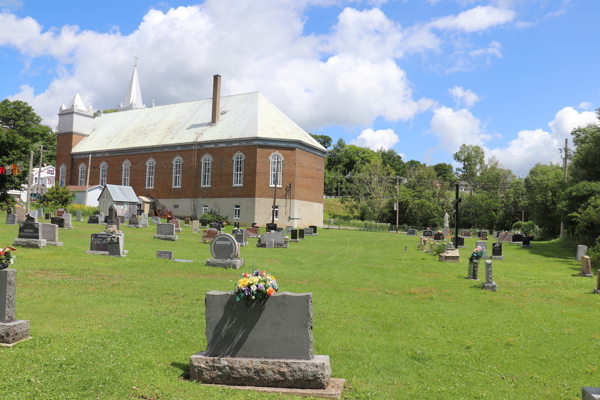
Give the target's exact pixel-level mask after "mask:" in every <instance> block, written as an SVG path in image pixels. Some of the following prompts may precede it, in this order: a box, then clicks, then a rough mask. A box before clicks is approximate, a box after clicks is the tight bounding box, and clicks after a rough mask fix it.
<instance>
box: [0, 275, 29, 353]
mask: <svg viewBox="0 0 600 400" xmlns="http://www.w3.org/2000/svg"><path fill="white" fill-rule="evenodd" d="M27 338H29V321H27V320H21V319H17V270H16V269H12V268H11V269H3V270H0V343H2V344H5V345H13V344H15V343H17V342H20V341H21V340H24V339H27Z"/></svg>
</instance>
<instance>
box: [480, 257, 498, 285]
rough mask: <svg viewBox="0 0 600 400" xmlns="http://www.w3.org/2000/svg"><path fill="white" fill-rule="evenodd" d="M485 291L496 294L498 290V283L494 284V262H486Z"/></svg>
mask: <svg viewBox="0 0 600 400" xmlns="http://www.w3.org/2000/svg"><path fill="white" fill-rule="evenodd" d="M483 289H485V290H489V291H490V292H495V291H496V290H497V286H496V282H494V279H493V276H492V260H486V261H485V282H483Z"/></svg>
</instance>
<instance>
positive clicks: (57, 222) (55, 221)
mask: <svg viewBox="0 0 600 400" xmlns="http://www.w3.org/2000/svg"><path fill="white" fill-rule="evenodd" d="M50 221H51V223H53V224H54V225H58V227H59V228H64V227H65V220H64V218H62V217H52V218H51V219H50Z"/></svg>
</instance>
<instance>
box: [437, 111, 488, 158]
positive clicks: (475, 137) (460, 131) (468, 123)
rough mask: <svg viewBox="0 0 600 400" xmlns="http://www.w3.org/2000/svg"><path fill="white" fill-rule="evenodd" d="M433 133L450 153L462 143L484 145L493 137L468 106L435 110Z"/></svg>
mask: <svg viewBox="0 0 600 400" xmlns="http://www.w3.org/2000/svg"><path fill="white" fill-rule="evenodd" d="M431 133H433V134H434V135H435V136H437V137H438V138H439V139H440V144H439V147H440V148H441V149H443V150H446V151H448V152H450V153H454V152H456V151H457V150H458V149H459V148H460V146H461V145H462V144H470V145H477V146H483V145H484V143H485V142H486V141H489V140H491V139H492V137H491V136H490V135H488V134H486V133H484V131H483V127H482V123H481V121H480V120H479V119H477V118H476V117H475V116H474V115H473V114H471V112H470V111H469V110H467V109H466V108H464V109H462V110H458V111H454V110H453V109H451V108H449V107H445V106H442V107H439V108H437V109H436V110H434V112H433V117H432V119H431Z"/></svg>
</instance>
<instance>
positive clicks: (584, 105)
mask: <svg viewBox="0 0 600 400" xmlns="http://www.w3.org/2000/svg"><path fill="white" fill-rule="evenodd" d="M593 106H594V105H593V104H592V103H590V102H589V101H582V102H581V103H579V107H577V108H579V109H580V110H585V111H587V110H591V109H592V107H593Z"/></svg>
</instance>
